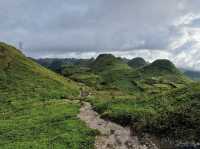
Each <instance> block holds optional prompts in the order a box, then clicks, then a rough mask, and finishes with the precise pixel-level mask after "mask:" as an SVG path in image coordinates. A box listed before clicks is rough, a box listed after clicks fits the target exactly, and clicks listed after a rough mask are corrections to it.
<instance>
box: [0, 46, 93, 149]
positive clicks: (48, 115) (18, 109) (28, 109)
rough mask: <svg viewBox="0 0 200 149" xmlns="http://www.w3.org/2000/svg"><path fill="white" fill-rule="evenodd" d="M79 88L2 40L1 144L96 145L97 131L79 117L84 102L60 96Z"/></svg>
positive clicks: (0, 52) (0, 73)
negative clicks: (66, 99)
mask: <svg viewBox="0 0 200 149" xmlns="http://www.w3.org/2000/svg"><path fill="white" fill-rule="evenodd" d="M79 88H80V87H79V85H78V84H77V83H75V82H74V81H71V80H69V79H66V78H64V77H62V76H59V75H57V74H55V73H54V72H51V71H49V70H47V69H45V68H43V67H41V66H40V65H38V64H36V63H35V62H33V61H32V60H30V59H28V58H26V57H25V56H24V55H23V54H22V53H21V52H20V51H19V50H17V49H15V48H14V47H11V46H9V45H6V44H4V43H0V105H1V106H0V148H19V149H23V148H24V149H26V148H37V149H38V148H42V149H43V148H66V147H67V148H74V149H79V148H85V149H86V148H87V149H88V148H93V146H94V138H95V133H94V131H93V130H90V129H89V128H87V127H86V126H85V124H84V123H83V122H81V121H80V120H79V119H78V118H77V114H78V113H79V108H80V105H78V104H70V103H67V102H66V101H64V100H59V99H62V98H70V99H73V98H74V97H76V96H77V95H78V94H79ZM53 99H57V100H53Z"/></svg>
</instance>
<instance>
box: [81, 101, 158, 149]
mask: <svg viewBox="0 0 200 149" xmlns="http://www.w3.org/2000/svg"><path fill="white" fill-rule="evenodd" d="M78 117H79V118H80V119H81V120H82V121H84V122H85V123H86V124H87V125H88V126H89V127H90V128H92V129H96V130H98V131H99V132H100V135H99V136H97V137H96V141H95V147H96V149H157V147H156V146H155V145H154V144H153V143H152V142H151V141H150V140H147V142H146V143H145V144H141V142H140V141H139V139H138V137H137V136H134V135H133V134H131V130H130V128H125V127H122V126H120V125H118V124H115V123H113V122H110V121H106V120H104V119H102V118H100V116H99V114H98V113H97V112H95V111H94V110H93V109H92V106H91V105H90V104H89V103H87V102H84V103H83V105H82V107H81V109H80V114H79V115H78Z"/></svg>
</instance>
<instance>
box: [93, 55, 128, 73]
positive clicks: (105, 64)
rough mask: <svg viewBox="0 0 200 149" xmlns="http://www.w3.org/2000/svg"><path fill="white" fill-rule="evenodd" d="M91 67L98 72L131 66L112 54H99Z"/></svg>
mask: <svg viewBox="0 0 200 149" xmlns="http://www.w3.org/2000/svg"><path fill="white" fill-rule="evenodd" d="M91 68H92V70H93V71H95V72H97V73H102V72H107V71H111V70H121V69H130V67H129V66H128V65H127V64H126V63H125V62H124V61H123V60H122V59H121V58H116V57H115V56H114V55H112V54H101V55H99V56H98V57H97V58H96V60H95V61H94V62H93V63H92V64H91Z"/></svg>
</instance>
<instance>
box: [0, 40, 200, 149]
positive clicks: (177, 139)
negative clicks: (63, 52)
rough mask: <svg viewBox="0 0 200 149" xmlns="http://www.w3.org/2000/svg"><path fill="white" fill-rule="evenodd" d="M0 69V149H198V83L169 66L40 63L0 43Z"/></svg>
mask: <svg viewBox="0 0 200 149" xmlns="http://www.w3.org/2000/svg"><path fill="white" fill-rule="evenodd" d="M0 64H1V65H0V104H1V106H0V148H2V149H7V148H19V149H27V148H37V149H40V148H41V149H45V148H53V149H54V148H55V149H61V148H67V149H68V148H69V149H94V148H95V147H96V148H97V149H107V148H108V149H109V148H116V149H126V148H127V149H129V148H130V149H132V148H133V149H134V148H135V149H146V148H147V149H157V148H158V149H162V148H164V146H165V148H166V149H172V147H173V148H177V149H184V148H185V147H188V146H189V147H191V148H198V147H199V145H198V143H199V142H200V140H199V138H200V135H199V134H200V119H199V117H200V111H199V109H200V100H199V99H200V83H199V82H198V81H194V80H192V79H190V78H189V77H187V76H185V75H184V73H182V72H181V71H180V70H179V69H178V68H176V66H175V65H174V64H173V63H172V62H170V61H169V60H165V59H160V60H156V61H154V62H152V63H149V62H146V61H145V60H144V59H142V58H134V59H132V60H130V61H128V60H125V59H122V58H119V57H115V56H114V55H112V54H101V55H99V56H98V57H97V58H96V59H85V60H84V59H82V60H77V59H70V60H67V59H65V60H63V59H56V61H54V60H52V59H45V62H44V60H42V59H40V60H35V59H32V58H27V57H26V56H25V55H24V54H23V53H22V52H21V51H20V50H18V49H16V48H15V47H12V46H10V45H8V44H5V43H0ZM42 65H43V66H44V67H43V66H42ZM45 67H46V68H45ZM76 101H77V102H76ZM155 138H156V139H155ZM163 140H164V141H163ZM163 142H164V143H163ZM165 148H164V149H165Z"/></svg>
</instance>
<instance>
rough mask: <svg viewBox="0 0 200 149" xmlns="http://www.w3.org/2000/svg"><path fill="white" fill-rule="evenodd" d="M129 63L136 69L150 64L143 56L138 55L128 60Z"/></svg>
mask: <svg viewBox="0 0 200 149" xmlns="http://www.w3.org/2000/svg"><path fill="white" fill-rule="evenodd" d="M128 65H129V66H130V67H132V68H134V69H138V68H141V67H144V66H146V65H148V63H147V62H146V61H145V60H144V59H143V58H141V57H136V58H133V59H132V60H130V61H128Z"/></svg>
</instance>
